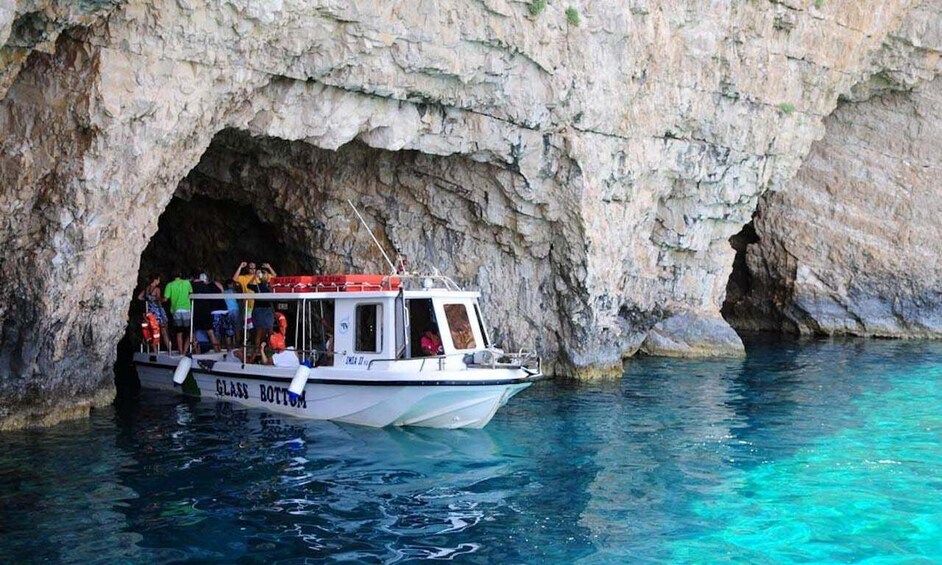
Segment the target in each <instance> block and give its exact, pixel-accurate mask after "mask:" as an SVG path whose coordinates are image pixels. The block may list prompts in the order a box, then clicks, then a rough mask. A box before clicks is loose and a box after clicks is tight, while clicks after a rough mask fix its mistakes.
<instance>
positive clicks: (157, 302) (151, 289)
mask: <svg viewBox="0 0 942 565" xmlns="http://www.w3.org/2000/svg"><path fill="white" fill-rule="evenodd" d="M148 281H150V282H148V283H147V286H145V287H144V288H143V289H142V290H141V292H140V294H138V295H137V299H138V300H143V301H144V304H145V307H146V308H147V313H148V314H153V315H154V317H155V318H157V323H158V324H159V325H160V337H161V339H162V340H163V342H164V347H166V348H167V352H168V353H169V352H170V351H171V350H172V349H173V347H172V346H171V345H170V332H168V331H167V311H166V310H164V304H163V303H164V297H163V294H161V292H160V275H158V274H153V275H151V276H150V278H149V279H148Z"/></svg>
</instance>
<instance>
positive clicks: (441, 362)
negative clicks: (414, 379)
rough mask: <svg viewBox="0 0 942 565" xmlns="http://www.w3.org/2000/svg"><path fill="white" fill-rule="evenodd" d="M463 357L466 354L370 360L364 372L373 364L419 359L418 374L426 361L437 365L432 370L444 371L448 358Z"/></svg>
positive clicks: (370, 368)
mask: <svg viewBox="0 0 942 565" xmlns="http://www.w3.org/2000/svg"><path fill="white" fill-rule="evenodd" d="M465 356H467V353H449V354H448V355H433V356H430V357H411V358H408V359H405V358H397V357H391V358H388V359H371V360H370V362H369V363H367V365H366V370H367V371H370V370H372V369H373V363H401V362H404V361H409V362H413V361H418V360H419V359H421V360H422V362H421V363H420V364H419V372H422V371H424V370H425V363H426V362H427V361H434V362H435V363H436V364H437V365H438V367H437V369H433V370H438V371H444V370H445V361H446V360H447V359H448V358H450V357H465Z"/></svg>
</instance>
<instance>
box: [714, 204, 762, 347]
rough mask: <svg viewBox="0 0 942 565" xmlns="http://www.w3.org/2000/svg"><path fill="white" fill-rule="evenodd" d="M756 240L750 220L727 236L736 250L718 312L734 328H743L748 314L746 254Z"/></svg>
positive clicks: (750, 283)
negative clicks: (734, 233) (740, 228)
mask: <svg viewBox="0 0 942 565" xmlns="http://www.w3.org/2000/svg"><path fill="white" fill-rule="evenodd" d="M758 242H759V236H758V235H757V234H756V229H755V224H753V222H752V221H750V222H749V223H748V224H746V225H745V226H743V228H742V230H741V231H740V232H739V233H737V234H736V235H734V236H732V237H731V238H729V244H730V245H731V246H732V247H733V249H734V250H735V251H736V255H735V257H734V258H733V271H732V272H731V273H730V275H729V281H728V282H727V283H726V299H725V300H724V301H723V307H722V309H721V310H720V312H721V313H722V315H723V319H725V320H726V322H727V323H728V324H729V325H731V326H732V327H733V328H734V329H736V330H739V329H744V328H743V326H744V319H745V318H746V317H747V314H748V312H747V311H746V310H747V306H746V303H747V302H748V299H749V295H750V293H751V292H752V287H753V276H752V273H751V272H750V271H749V265H748V263H747V261H746V254H747V250H748V248H749V246H750V245H752V244H755V243H758Z"/></svg>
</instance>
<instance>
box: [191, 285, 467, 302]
mask: <svg viewBox="0 0 942 565" xmlns="http://www.w3.org/2000/svg"><path fill="white" fill-rule="evenodd" d="M404 294H405V297H406V298H480V297H481V293H480V292H477V291H471V290H448V289H444V288H432V289H427V290H426V289H419V290H406V291H404ZM397 296H399V291H398V290H382V291H375V290H374V291H342V292H254V293H253V292H247V293H246V292H241V293H240V292H237V293H228V294H223V293H212V294H197V293H194V294H191V295H190V298H191V299H193V300H222V299H225V298H229V299H236V300H271V301H279V302H290V301H293V300H312V299H315V300H363V299H370V298H395V297H397Z"/></svg>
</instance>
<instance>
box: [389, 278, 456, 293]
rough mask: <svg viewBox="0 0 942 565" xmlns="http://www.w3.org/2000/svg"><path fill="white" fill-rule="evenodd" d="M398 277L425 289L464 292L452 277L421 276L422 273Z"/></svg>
mask: <svg viewBox="0 0 942 565" xmlns="http://www.w3.org/2000/svg"><path fill="white" fill-rule="evenodd" d="M396 276H398V277H399V278H400V279H401V280H402V281H403V282H408V283H417V284H418V286H419V287H421V288H423V289H426V290H428V289H431V288H436V283H437V288H445V289H447V290H456V291H459V292H460V291H461V290H463V289H462V288H461V286H459V285H458V283H456V282H455V281H454V279H452V278H451V277H449V276H447V275H443V274H441V273H435V274H420V273H400V274H398V275H396Z"/></svg>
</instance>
